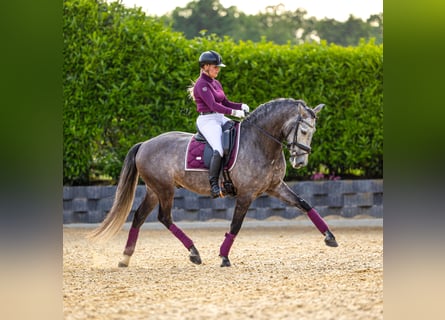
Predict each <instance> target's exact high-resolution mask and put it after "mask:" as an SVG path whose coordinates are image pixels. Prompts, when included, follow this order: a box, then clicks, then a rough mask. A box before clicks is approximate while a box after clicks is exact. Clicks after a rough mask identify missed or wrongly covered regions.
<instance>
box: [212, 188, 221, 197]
mask: <svg viewBox="0 0 445 320" xmlns="http://www.w3.org/2000/svg"><path fill="white" fill-rule="evenodd" d="M210 196H211V197H212V198H213V199H216V198H224V193H223V191H222V190H221V188H218V192H213V190H212V188H210Z"/></svg>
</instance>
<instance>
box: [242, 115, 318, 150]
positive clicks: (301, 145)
mask: <svg viewBox="0 0 445 320" xmlns="http://www.w3.org/2000/svg"><path fill="white" fill-rule="evenodd" d="M307 110H310V111H312V110H311V109H307ZM311 114H313V115H315V114H314V113H313V111H312V112H311ZM300 122H304V123H306V124H307V125H308V126H310V127H312V125H311V124H309V123H308V122H306V121H305V120H304V119H302V118H301V115H300V114H299V115H298V119H297V121H296V128H295V134H294V139H293V141H292V142H291V143H288V144H285V143H283V142H282V141H280V140H278V139H277V138H275V137H274V136H273V135H271V134H270V133H269V132H267V131H266V130H264V129H263V128H261V127H260V126H258V125H257V124H256V123H253V122H250V124H252V125H253V126H254V127H255V128H256V129H258V130H259V131H260V132H261V133H263V134H264V135H266V136H267V137H268V138H270V139H272V140H273V141H275V142H276V143H278V144H279V145H281V147H286V148H287V149H290V148H291V147H292V146H297V147H298V148H300V149H301V150H303V151H305V152H306V153H311V151H312V149H311V147H309V146H306V145H304V144H301V143H299V142H298V141H297V133H298V127H299V125H300Z"/></svg>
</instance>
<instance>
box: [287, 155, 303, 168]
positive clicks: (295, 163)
mask: <svg viewBox="0 0 445 320" xmlns="http://www.w3.org/2000/svg"><path fill="white" fill-rule="evenodd" d="M289 161H290V164H291V165H292V167H293V168H294V169H300V168H302V167H304V166H306V165H307V157H304V156H303V157H290V159H289Z"/></svg>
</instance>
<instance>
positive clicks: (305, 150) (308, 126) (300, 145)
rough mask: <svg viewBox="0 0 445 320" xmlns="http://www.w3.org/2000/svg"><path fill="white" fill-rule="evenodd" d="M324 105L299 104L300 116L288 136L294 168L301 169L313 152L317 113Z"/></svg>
mask: <svg viewBox="0 0 445 320" xmlns="http://www.w3.org/2000/svg"><path fill="white" fill-rule="evenodd" d="M323 107H324V104H320V105H318V106H317V107H315V108H314V109H310V108H308V107H306V106H305V105H303V104H299V105H298V116H297V117H296V121H295V120H294V121H292V122H293V129H292V130H291V131H290V132H289V134H288V135H287V137H286V141H287V147H288V149H289V152H290V158H289V161H290V163H291V165H292V167H293V168H295V169H299V168H302V167H304V166H306V165H307V162H308V157H309V154H310V153H311V142H312V136H313V135H314V132H315V122H316V120H317V114H318V112H320V110H321V109H322V108H323Z"/></svg>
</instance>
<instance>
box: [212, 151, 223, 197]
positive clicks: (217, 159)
mask: <svg viewBox="0 0 445 320" xmlns="http://www.w3.org/2000/svg"><path fill="white" fill-rule="evenodd" d="M220 172H221V156H220V154H219V152H218V151H213V156H212V159H210V167H209V181H210V193H211V196H212V198H218V197H220V196H221V189H220V188H219V183H218V182H219V174H220Z"/></svg>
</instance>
